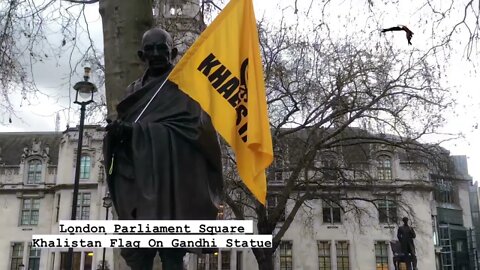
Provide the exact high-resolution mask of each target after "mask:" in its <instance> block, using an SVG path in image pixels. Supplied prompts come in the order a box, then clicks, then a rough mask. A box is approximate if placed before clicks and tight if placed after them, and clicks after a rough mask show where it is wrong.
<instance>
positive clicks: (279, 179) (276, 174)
mask: <svg viewBox="0 0 480 270" xmlns="http://www.w3.org/2000/svg"><path fill="white" fill-rule="evenodd" d="M274 153H275V158H274V160H273V163H272V166H270V179H269V182H271V183H275V184H280V183H283V182H284V177H285V174H284V172H285V169H286V163H285V159H284V157H285V156H286V155H287V154H286V151H285V150H284V149H283V150H282V149H280V148H279V147H278V146H276V147H275V149H274Z"/></svg>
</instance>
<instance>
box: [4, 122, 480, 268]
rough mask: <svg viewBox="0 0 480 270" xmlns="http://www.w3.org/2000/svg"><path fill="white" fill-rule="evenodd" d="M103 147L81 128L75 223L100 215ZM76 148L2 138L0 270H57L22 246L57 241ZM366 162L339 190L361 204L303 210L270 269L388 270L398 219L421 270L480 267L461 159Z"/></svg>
mask: <svg viewBox="0 0 480 270" xmlns="http://www.w3.org/2000/svg"><path fill="white" fill-rule="evenodd" d="M102 139H103V130H102V128H100V127H99V126H86V127H85V133H84V144H83V148H82V155H81V162H80V164H81V168H80V191H79V197H78V204H77V205H78V206H77V219H96V220H104V219H105V216H106V209H105V208H104V207H103V206H102V199H103V197H104V196H105V195H106V185H105V180H104V179H105V177H104V169H103V167H102V159H103V157H102V148H101V146H102ZM77 140H78V130H77V129H76V128H68V129H67V130H66V131H65V132H63V133H55V132H47V133H34V132H33V133H0V203H1V207H0V216H1V217H2V219H0V228H1V230H0V239H1V240H2V241H0V250H1V251H2V252H0V269H10V270H17V269H22V266H23V268H24V269H32V270H36V269H48V270H61V269H64V262H65V256H66V252H67V249H35V248H32V247H31V245H30V242H31V237H32V235H33V234H56V233H58V221H59V220H63V219H65V220H67V219H70V213H71V206H72V194H73V180H74V173H75V169H76V168H75V166H76V160H75V159H76V151H77V150H76V147H77V143H78V141H77ZM325 156H328V155H323V157H325ZM372 157H373V158H372V160H370V161H369V162H368V164H367V165H365V164H364V165H363V166H362V168H363V170H367V171H369V174H370V175H374V176H375V177H376V178H375V179H374V180H373V181H371V180H369V181H366V180H365V179H363V178H362V177H361V176H358V175H357V176H355V175H351V176H352V177H353V179H354V180H355V181H356V182H355V183H356V184H355V185H354V186H352V187H349V188H347V187H346V188H344V189H342V196H347V197H350V198H362V199H361V200H356V201H355V207H354V208H352V207H351V206H352V204H351V203H349V202H348V201H340V202H339V203H338V204H337V203H332V201H324V200H320V199H318V200H312V201H308V202H307V203H306V204H305V205H304V206H303V207H302V209H301V210H300V211H299V212H298V214H297V215H296V217H295V219H294V221H293V223H292V224H291V226H290V227H289V229H288V230H287V232H286V234H285V236H284V237H283V238H282V242H281V244H280V246H279V248H278V249H277V250H276V253H275V269H305V270H309V269H312V270H313V269H348V270H363V269H377V270H387V269H393V253H392V249H391V246H390V242H391V241H393V240H396V234H397V229H398V226H399V223H400V220H401V218H402V217H404V216H407V217H409V219H410V220H411V222H412V226H413V227H414V229H415V231H416V234H417V238H416V239H415V245H416V250H417V257H418V268H419V269H440V270H450V269H459V270H463V269H478V268H477V265H478V260H477V259H476V256H477V249H476V247H477V244H476V243H477V242H478V240H476V238H478V235H479V234H478V233H477V232H478V228H479V227H478V222H479V215H478V213H479V209H478V187H477V186H475V185H473V184H472V179H471V177H470V176H469V175H468V170H467V167H466V158H465V157H464V156H453V157H451V159H452V160H453V164H454V168H455V171H454V172H453V173H449V174H444V175H439V174H433V173H431V172H429V171H428V170H425V169H421V168H420V169H419V167H418V166H417V167H414V166H412V164H411V163H409V162H407V160H405V159H404V157H403V155H402V154H401V153H399V152H397V151H394V150H387V149H383V150H380V151H378V152H376V154H375V155H372ZM324 159H325V158H324ZM319 162H323V163H324V164H325V163H328V162H325V160H323V161H322V160H320V161H319ZM329 162H331V161H329ZM278 164H279V163H278V162H275V164H274V165H273V166H278ZM287 174H288V172H285V171H282V172H278V171H277V172H275V173H273V174H270V176H269V191H275V189H276V188H278V187H281V186H282V185H283V181H284V179H285V178H286V177H287V176H288V175H287ZM275 198H276V197H275V196H269V197H268V202H267V207H272V206H274V205H275V203H276V199H275ZM289 205H293V201H292V202H291V204H289ZM360 209H361V211H359V210H360ZM110 210H111V209H110ZM288 211H289V207H287V209H286V213H287V214H288ZM109 213H110V212H109ZM226 213H227V214H226V215H225V218H227V219H228V218H232V216H229V215H228V211H226ZM110 216H111V214H110ZM74 251H75V253H74V264H75V269H81V270H91V269H100V268H99V267H100V265H101V263H102V256H103V249H86V250H76V249H75V250H74ZM113 258H114V257H113V250H112V249H107V250H106V261H107V263H106V266H108V268H106V269H114V261H113ZM185 265H186V268H187V269H191V270H201V269H204V270H213V269H221V270H224V269H225V270H227V269H228V270H233V269H235V270H242V269H249V270H250V269H258V267H257V263H256V260H255V257H254V255H253V252H252V251H251V250H249V249H236V250H219V252H217V253H214V254H209V255H200V256H199V255H195V254H189V255H188V256H186V258H185Z"/></svg>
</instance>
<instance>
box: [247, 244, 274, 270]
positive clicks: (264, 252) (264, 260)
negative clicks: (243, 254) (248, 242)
mask: <svg viewBox="0 0 480 270" xmlns="http://www.w3.org/2000/svg"><path fill="white" fill-rule="evenodd" d="M252 251H253V254H254V255H255V259H256V260H257V264H258V270H273V267H274V263H273V252H274V251H273V250H272V249H259V248H252Z"/></svg>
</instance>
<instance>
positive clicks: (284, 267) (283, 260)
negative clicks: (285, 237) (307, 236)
mask: <svg viewBox="0 0 480 270" xmlns="http://www.w3.org/2000/svg"><path fill="white" fill-rule="evenodd" d="M292 245H293V244H292V241H282V242H280V270H292V269H293V258H292Z"/></svg>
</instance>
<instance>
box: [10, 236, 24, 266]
mask: <svg viewBox="0 0 480 270" xmlns="http://www.w3.org/2000/svg"><path fill="white" fill-rule="evenodd" d="M22 261H23V243H13V245H12V257H11V258H10V270H17V269H20V265H21V264H22Z"/></svg>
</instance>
